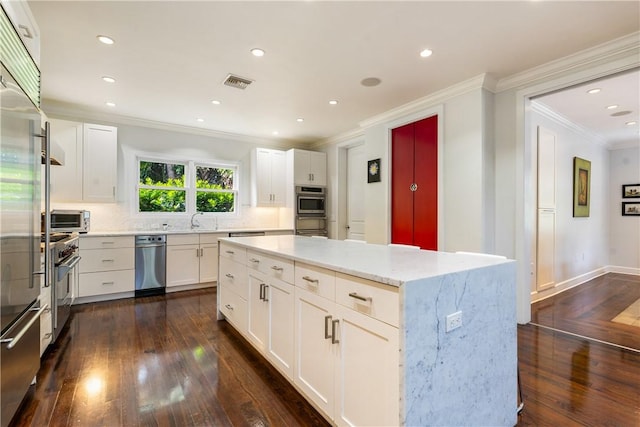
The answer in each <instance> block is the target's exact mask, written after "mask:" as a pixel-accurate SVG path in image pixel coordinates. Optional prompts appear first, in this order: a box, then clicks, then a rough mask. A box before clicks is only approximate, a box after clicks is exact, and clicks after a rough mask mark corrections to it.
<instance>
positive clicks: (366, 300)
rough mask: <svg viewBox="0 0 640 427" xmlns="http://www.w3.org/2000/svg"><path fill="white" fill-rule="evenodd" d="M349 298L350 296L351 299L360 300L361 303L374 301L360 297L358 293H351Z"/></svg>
mask: <svg viewBox="0 0 640 427" xmlns="http://www.w3.org/2000/svg"><path fill="white" fill-rule="evenodd" d="M349 296H350V297H351V298H355V299H358V300H360V301H365V302H371V301H372V300H373V298H371V297H363V296H360V295H358V294H357V293H356V292H351V293H349Z"/></svg>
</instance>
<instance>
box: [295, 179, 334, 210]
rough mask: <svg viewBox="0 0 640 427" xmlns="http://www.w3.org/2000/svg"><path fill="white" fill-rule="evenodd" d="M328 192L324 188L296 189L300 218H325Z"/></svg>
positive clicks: (302, 187) (300, 187) (297, 208)
mask: <svg viewBox="0 0 640 427" xmlns="http://www.w3.org/2000/svg"><path fill="white" fill-rule="evenodd" d="M326 197H327V195H326V191H325V188H324V187H305V186H298V187H296V213H297V215H298V216H316V217H317V216H325V215H326V210H325V202H326Z"/></svg>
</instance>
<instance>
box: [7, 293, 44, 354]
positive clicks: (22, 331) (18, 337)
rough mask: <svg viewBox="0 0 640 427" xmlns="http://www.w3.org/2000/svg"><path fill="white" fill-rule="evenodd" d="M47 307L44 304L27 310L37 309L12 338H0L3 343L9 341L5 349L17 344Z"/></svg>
mask: <svg viewBox="0 0 640 427" xmlns="http://www.w3.org/2000/svg"><path fill="white" fill-rule="evenodd" d="M48 308H49V305H48V304H45V305H43V306H42V307H40V308H32V309H31V310H29V311H35V310H37V311H38V312H37V313H36V314H35V315H34V316H33V317H32V318H31V320H29V323H27V324H26V325H25V326H24V328H22V329H20V331H19V332H18V333H17V334H16V336H14V337H13V338H4V339H2V340H0V342H1V343H3V344H4V343H9V344H7V350H11V349H12V348H13V347H15V346H16V344H18V341H20V340H21V339H22V337H23V336H24V334H26V333H27V331H28V330H29V328H31V326H33V324H34V323H36V320H38V319H39V318H40V316H41V315H42V313H44V312H45V311H46V310H47V309H48Z"/></svg>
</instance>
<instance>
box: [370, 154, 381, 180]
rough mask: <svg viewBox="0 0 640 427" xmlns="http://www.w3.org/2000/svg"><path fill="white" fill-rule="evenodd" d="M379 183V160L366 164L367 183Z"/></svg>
mask: <svg viewBox="0 0 640 427" xmlns="http://www.w3.org/2000/svg"><path fill="white" fill-rule="evenodd" d="M370 182H380V159H373V160H369V161H368V162H367V183H370Z"/></svg>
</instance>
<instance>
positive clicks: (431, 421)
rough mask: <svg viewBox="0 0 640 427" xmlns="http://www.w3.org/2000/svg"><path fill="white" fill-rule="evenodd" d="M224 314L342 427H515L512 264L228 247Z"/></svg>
mask: <svg viewBox="0 0 640 427" xmlns="http://www.w3.org/2000/svg"><path fill="white" fill-rule="evenodd" d="M219 241H220V245H219V279H218V284H219V286H218V314H219V318H220V319H222V318H225V319H226V320H228V321H229V323H231V324H232V325H233V326H234V327H235V328H236V329H237V330H238V331H239V332H240V333H241V334H242V335H243V336H244V337H245V338H246V339H247V340H248V341H249V342H250V343H251V344H252V345H253V346H254V347H256V348H257V349H258V351H260V352H261V353H262V354H263V355H264V357H265V358H266V359H267V360H268V361H269V362H271V363H272V364H273V366H274V367H276V369H278V370H279V371H280V372H281V373H282V374H283V375H284V376H285V377H287V378H288V379H289V381H291V383H292V384H293V385H294V386H295V387H296V388H297V389H298V390H299V391H300V392H301V393H302V394H303V395H304V396H305V397H306V398H307V399H308V400H309V401H310V402H311V403H312V404H313V405H314V406H315V407H316V408H318V410H319V411H320V412H321V413H322V414H323V415H324V416H325V417H326V418H327V419H328V420H330V421H331V422H333V423H334V424H336V425H349V424H352V425H407V426H413V425H515V424H516V422H517V414H516V412H517V409H516V407H517V343H516V309H515V262H513V261H510V260H505V259H500V258H494V257H490V256H486V257H485V256H478V255H471V254H452V253H443V252H433V251H422V250H416V249H411V248H402V247H389V246H386V245H373V244H361V243H353V242H345V241H337V240H324V239H314V238H309V237H301V236H265V237H241V238H223V239H220V240H219Z"/></svg>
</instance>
